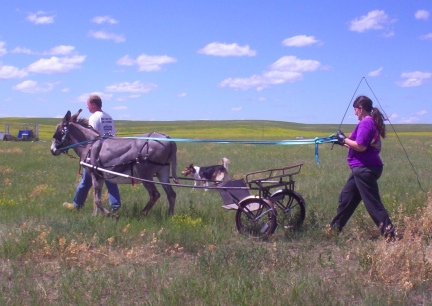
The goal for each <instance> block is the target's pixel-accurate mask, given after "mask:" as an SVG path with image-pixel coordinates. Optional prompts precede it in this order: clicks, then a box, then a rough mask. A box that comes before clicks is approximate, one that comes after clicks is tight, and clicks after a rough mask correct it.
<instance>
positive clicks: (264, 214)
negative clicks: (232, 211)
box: [236, 198, 277, 239]
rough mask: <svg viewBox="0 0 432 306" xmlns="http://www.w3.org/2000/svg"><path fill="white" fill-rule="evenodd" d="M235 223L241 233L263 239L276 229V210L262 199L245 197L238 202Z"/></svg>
mask: <svg viewBox="0 0 432 306" xmlns="http://www.w3.org/2000/svg"><path fill="white" fill-rule="evenodd" d="M236 225H237V230H238V231H239V232H240V233H241V234H243V235H246V236H249V237H253V238H260V239H265V238H267V237H268V236H270V235H271V234H273V233H274V231H275V230H276V227H277V220H276V212H275V210H274V208H273V207H272V206H271V205H270V204H269V203H267V202H266V201H264V200H263V199H259V198H256V199H247V200H245V201H244V202H241V203H239V208H238V209H237V213H236Z"/></svg>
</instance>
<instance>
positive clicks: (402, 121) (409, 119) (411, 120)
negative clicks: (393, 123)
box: [398, 117, 419, 123]
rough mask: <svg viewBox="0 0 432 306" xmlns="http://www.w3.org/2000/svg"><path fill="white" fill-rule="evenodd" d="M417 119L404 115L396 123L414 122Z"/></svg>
mask: <svg viewBox="0 0 432 306" xmlns="http://www.w3.org/2000/svg"><path fill="white" fill-rule="evenodd" d="M418 121H419V119H418V118H417V117H404V118H401V119H400V120H399V121H398V123H416V122H418Z"/></svg>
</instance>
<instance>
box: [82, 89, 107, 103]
mask: <svg viewBox="0 0 432 306" xmlns="http://www.w3.org/2000/svg"><path fill="white" fill-rule="evenodd" d="M91 95H98V96H99V97H101V99H102V101H104V100H109V99H111V98H112V96H113V95H112V94H106V93H104V92H100V91H94V92H90V93H83V94H82V95H80V96H79V97H78V98H76V100H75V101H76V102H80V103H81V102H87V99H88V98H89V97H90V96H91ZM102 104H103V103H102Z"/></svg>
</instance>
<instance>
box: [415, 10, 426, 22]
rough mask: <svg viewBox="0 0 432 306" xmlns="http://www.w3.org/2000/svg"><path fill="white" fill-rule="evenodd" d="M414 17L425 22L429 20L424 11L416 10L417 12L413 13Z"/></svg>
mask: <svg viewBox="0 0 432 306" xmlns="http://www.w3.org/2000/svg"><path fill="white" fill-rule="evenodd" d="M414 17H415V19H423V20H427V19H429V12H428V11H426V10H418V11H417V12H415V14H414Z"/></svg>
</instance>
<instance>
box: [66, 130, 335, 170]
mask: <svg viewBox="0 0 432 306" xmlns="http://www.w3.org/2000/svg"><path fill="white" fill-rule="evenodd" d="M110 137H112V136H99V137H96V138H93V139H89V140H85V141H81V142H78V143H74V144H71V145H69V146H65V147H62V148H61V150H62V151H66V150H68V149H71V148H74V147H78V146H82V145H86V144H88V143H90V142H94V141H96V140H99V139H103V138H110ZM118 138H123V139H142V140H157V141H173V142H204V143H219V144H229V143H234V144H254V145H285V146H286V145H308V144H314V145H315V161H316V163H317V164H318V165H319V164H320V160H319V152H318V146H319V145H320V144H323V143H335V142H337V139H336V137H335V136H334V134H332V135H330V136H328V137H315V138H309V139H292V140H279V141H268V140H217V139H189V138H160V137H144V136H136V137H118Z"/></svg>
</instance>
